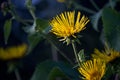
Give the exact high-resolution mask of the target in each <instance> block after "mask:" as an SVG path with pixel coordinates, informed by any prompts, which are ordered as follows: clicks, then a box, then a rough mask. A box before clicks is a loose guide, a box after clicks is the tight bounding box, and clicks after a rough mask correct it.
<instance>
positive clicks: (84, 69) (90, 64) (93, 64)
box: [78, 59, 106, 80]
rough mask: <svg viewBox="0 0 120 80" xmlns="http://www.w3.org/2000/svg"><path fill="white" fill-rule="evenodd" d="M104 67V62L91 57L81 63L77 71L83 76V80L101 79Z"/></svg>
mask: <svg viewBox="0 0 120 80" xmlns="http://www.w3.org/2000/svg"><path fill="white" fill-rule="evenodd" d="M105 69H106V64H105V62H103V61H101V60H100V59H93V60H88V61H86V62H84V63H82V64H81V66H80V67H79V68H78V71H79V72H80V73H81V75H83V76H84V78H83V79H84V80H101V79H102V77H103V75H104V74H105Z"/></svg>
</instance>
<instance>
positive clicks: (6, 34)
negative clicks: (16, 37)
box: [4, 19, 12, 44]
mask: <svg viewBox="0 0 120 80" xmlns="http://www.w3.org/2000/svg"><path fill="white" fill-rule="evenodd" d="M11 24H12V20H11V19H9V20H6V22H5V24H4V39H5V44H7V41H8V39H9V36H10V33H11V28H12V27H11Z"/></svg>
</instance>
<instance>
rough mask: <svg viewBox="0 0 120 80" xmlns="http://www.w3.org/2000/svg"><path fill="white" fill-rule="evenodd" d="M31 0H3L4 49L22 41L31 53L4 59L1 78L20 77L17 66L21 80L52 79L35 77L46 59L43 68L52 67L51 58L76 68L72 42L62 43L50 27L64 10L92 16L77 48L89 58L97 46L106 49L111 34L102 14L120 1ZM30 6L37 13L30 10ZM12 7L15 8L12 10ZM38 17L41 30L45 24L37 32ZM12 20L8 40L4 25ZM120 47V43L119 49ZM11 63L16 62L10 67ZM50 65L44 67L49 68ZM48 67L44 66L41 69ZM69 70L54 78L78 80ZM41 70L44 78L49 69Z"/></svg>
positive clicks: (0, 42) (0, 39)
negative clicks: (106, 27)
mask: <svg viewBox="0 0 120 80" xmlns="http://www.w3.org/2000/svg"><path fill="white" fill-rule="evenodd" d="M27 1H28V2H29V1H30V0H0V48H2V47H3V48H6V47H7V48H8V47H11V46H16V45H20V44H22V43H25V44H27V45H28V46H29V48H28V50H27V52H26V53H27V54H26V55H25V56H24V57H22V58H19V59H14V60H2V59H1V60H0V80H18V79H17V78H16V75H15V74H16V71H14V68H16V67H17V70H18V71H19V75H20V77H21V78H20V80H50V79H43V78H40V77H38V76H39V75H37V79H35V74H36V72H35V71H36V66H38V65H39V64H40V65H42V64H43V63H42V62H44V61H46V62H45V64H46V65H44V66H42V67H45V66H46V68H49V69H51V68H50V67H49V65H51V63H52V62H51V63H50V62H49V61H48V60H51V61H55V62H56V63H55V65H56V64H57V65H58V66H59V64H63V63H61V62H64V63H66V64H67V65H68V64H70V65H72V67H71V66H69V68H73V64H74V65H75V57H74V53H73V49H72V47H71V45H66V44H63V43H62V42H59V39H58V38H56V37H55V35H53V34H52V33H50V32H49V29H50V26H49V25H48V24H49V23H48V22H49V21H50V20H51V19H52V18H53V17H55V16H56V15H58V14H60V13H62V12H64V11H76V12H77V11H80V12H81V14H82V15H85V16H87V17H88V18H89V19H90V22H89V23H88V24H87V26H86V29H85V30H84V31H82V32H80V33H79V34H80V35H82V37H81V38H79V41H80V44H76V48H77V50H78V51H79V50H81V49H84V53H85V55H86V57H87V58H88V59H89V58H90V57H89V56H90V54H91V53H93V51H94V49H95V48H98V49H103V48H104V46H103V45H104V41H105V39H108V42H109V38H111V37H106V38H105V37H104V36H105V35H107V34H104V33H106V32H105V30H104V29H103V23H104V22H103V20H102V13H103V11H104V9H105V8H110V9H112V10H116V12H119V11H120V6H119V5H120V0H100V1H98V0H31V1H32V2H31V4H26V2H27ZM11 5H12V7H11ZM27 5H28V6H27ZM29 6H30V8H31V10H33V12H34V14H32V12H31V11H30V8H29ZM6 8H7V9H6ZM9 9H10V10H11V11H9ZM12 11H13V12H12ZM109 11H110V10H108V13H109ZM104 12H105V13H104V14H107V11H104ZM34 16H35V17H36V18H37V19H39V20H38V22H40V23H38V24H36V25H37V26H38V27H37V29H38V30H39V27H41V29H40V30H39V31H38V32H37V31H36V33H34V27H35V26H34V24H33V23H34ZM108 16H109V14H108ZM10 19H12V24H11V25H10V24H8V25H10V26H11V30H10V33H9V37H8V38H7V43H6V38H5V33H6V32H5V29H4V26H5V24H6V21H7V20H10ZM111 19H112V18H111ZM119 20H120V19H119ZM118 23H119V21H118ZM119 27H120V26H119ZM7 29H8V28H7ZM119 29H120V28H119ZM8 31H9V29H8ZM43 33H44V34H43ZM107 36H109V35H107ZM46 37H47V38H46ZM114 42H115V41H114ZM111 44H112V41H111ZM113 46H114V45H113ZM115 46H116V45H115ZM118 46H119V44H118V45H117V48H118ZM115 48H116V47H115ZM117 48H116V49H117ZM119 48H120V47H119ZM119 48H118V50H119ZM16 54H17V53H16ZM11 62H12V63H13V64H14V65H12V66H9V64H11ZM59 62H60V63H59ZM58 63H59V64H58ZM66 64H65V65H66ZM40 65H39V66H40ZM47 66H48V67H47ZM60 67H61V66H60ZM46 68H44V69H45V70H46ZM62 68H63V67H62ZM44 69H42V68H41V67H40V70H44ZM49 69H48V70H49ZM64 69H65V68H64ZM64 69H63V70H64ZM66 70H67V69H65V72H66V73H65V75H66V74H67V78H66V77H65V78H64V79H54V78H51V80H78V77H76V78H74V77H75V76H74V75H73V76H72V75H70V74H68V73H69V72H68V73H67V71H69V69H68V70H67V71H66ZM18 71H17V72H18ZM41 72H43V74H44V76H43V77H47V75H48V73H47V71H46V73H45V71H41ZM48 72H50V71H48ZM71 72H72V71H71ZM34 73H35V74H34ZM73 73H75V74H76V75H78V76H79V74H78V72H77V71H75V72H74V71H73ZM41 74H42V73H41ZM52 75H53V74H52ZM62 75H63V74H62ZM54 76H55V75H54ZM62 77H63V76H62ZM72 78H73V79H72Z"/></svg>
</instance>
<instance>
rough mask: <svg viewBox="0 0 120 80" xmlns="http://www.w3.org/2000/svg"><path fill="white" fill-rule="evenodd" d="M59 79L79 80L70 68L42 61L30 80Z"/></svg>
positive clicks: (62, 64) (59, 63)
mask: <svg viewBox="0 0 120 80" xmlns="http://www.w3.org/2000/svg"><path fill="white" fill-rule="evenodd" d="M56 77H61V78H63V79H66V80H79V74H78V73H77V72H76V71H75V69H73V68H72V67H71V66H68V65H66V64H65V63H63V62H54V61H49V60H48V61H44V62H41V63H40V64H39V65H38V66H37V68H36V70H35V72H34V74H33V76H32V78H31V80H52V79H55V78H56Z"/></svg>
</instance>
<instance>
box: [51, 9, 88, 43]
mask: <svg viewBox="0 0 120 80" xmlns="http://www.w3.org/2000/svg"><path fill="white" fill-rule="evenodd" d="M88 22H89V19H88V18H87V17H85V16H84V15H83V16H82V17H81V13H80V12H78V14H77V16H76V17H75V11H72V12H64V13H61V14H60V15H57V16H56V17H55V18H53V20H51V21H50V25H51V26H52V29H51V32H52V33H53V34H55V35H57V36H58V37H59V38H63V39H61V40H62V41H64V40H66V39H68V38H69V37H71V36H72V37H74V38H76V36H75V34H76V33H79V32H80V31H82V30H84V29H85V28H86V27H85V25H86V24H87V23H88Z"/></svg>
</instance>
